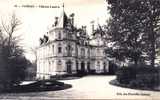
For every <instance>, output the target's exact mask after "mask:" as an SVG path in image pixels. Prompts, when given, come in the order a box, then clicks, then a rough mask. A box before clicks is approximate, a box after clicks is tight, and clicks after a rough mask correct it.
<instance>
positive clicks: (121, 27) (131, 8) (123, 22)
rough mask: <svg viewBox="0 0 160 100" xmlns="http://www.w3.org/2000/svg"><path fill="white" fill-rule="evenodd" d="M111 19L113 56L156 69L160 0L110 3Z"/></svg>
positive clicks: (110, 30) (124, 0)
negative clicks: (144, 63) (147, 62)
mask: <svg viewBox="0 0 160 100" xmlns="http://www.w3.org/2000/svg"><path fill="white" fill-rule="evenodd" d="M107 2H108V4H109V9H110V14H111V16H112V18H111V19H110V20H109V23H108V26H107V35H108V37H109V40H110V42H112V44H113V47H112V48H111V49H110V51H111V55H112V56H114V57H116V58H117V59H119V60H123V61H125V60H126V59H127V60H129V61H134V63H135V64H136V65H137V63H138V62H141V61H143V60H144V58H145V60H147V59H146V58H148V59H149V60H150V61H151V65H152V66H154V62H155V56H156V48H158V44H159V41H158V38H159V35H158V34H159V32H158V30H159V14H160V13H159V12H160V1H158V0H107Z"/></svg>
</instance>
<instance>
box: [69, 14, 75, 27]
mask: <svg viewBox="0 0 160 100" xmlns="http://www.w3.org/2000/svg"><path fill="white" fill-rule="evenodd" d="M70 17H71V24H72V25H73V26H74V13H72V14H71V15H70Z"/></svg>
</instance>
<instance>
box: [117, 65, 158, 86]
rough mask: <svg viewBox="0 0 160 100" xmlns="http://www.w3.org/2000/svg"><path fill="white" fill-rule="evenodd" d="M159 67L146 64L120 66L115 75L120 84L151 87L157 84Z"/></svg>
mask: <svg viewBox="0 0 160 100" xmlns="http://www.w3.org/2000/svg"><path fill="white" fill-rule="evenodd" d="M158 72H159V69H158V68H155V67H151V66H148V65H138V66H136V67H135V66H133V65H130V66H129V67H123V68H120V69H119V70H118V71H117V73H116V75H117V80H118V81H119V82H120V83H121V84H126V85H129V86H130V87H137V88H140V87H148V88H153V87H154V86H157V85H158V84H159V79H158V78H159V74H158Z"/></svg>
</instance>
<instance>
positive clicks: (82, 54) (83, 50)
mask: <svg viewBox="0 0 160 100" xmlns="http://www.w3.org/2000/svg"><path fill="white" fill-rule="evenodd" d="M81 56H82V57H84V56H85V49H84V48H82V49H81Z"/></svg>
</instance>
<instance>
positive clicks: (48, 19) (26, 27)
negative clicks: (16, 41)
mask: <svg viewBox="0 0 160 100" xmlns="http://www.w3.org/2000/svg"><path fill="white" fill-rule="evenodd" d="M105 1H106V0H0V17H1V20H3V21H6V20H7V18H8V17H9V16H10V15H11V14H12V13H13V12H14V13H15V14H16V16H17V17H18V18H19V19H20V20H21V23H22V24H21V26H20V28H19V31H18V32H19V33H20V34H22V37H23V41H22V42H23V44H24V46H25V48H26V49H29V48H30V47H36V46H38V45H39V37H41V36H43V34H45V33H46V32H47V31H48V29H49V27H51V26H52V24H53V23H54V18H55V16H60V15H61V13H62V5H63V3H64V6H65V7H64V9H65V11H66V13H67V15H69V14H71V13H75V25H76V26H77V27H80V26H81V25H87V27H88V32H90V29H91V27H90V26H91V25H90V22H91V21H92V20H95V21H96V23H98V22H99V23H100V24H105V21H106V19H107V18H108V17H109V14H108V12H107V4H106V2H105ZM15 5H17V6H19V7H14V6H15ZM23 5H34V6H39V5H45V6H59V7H60V8H39V7H34V8H28V7H22V6H23Z"/></svg>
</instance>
